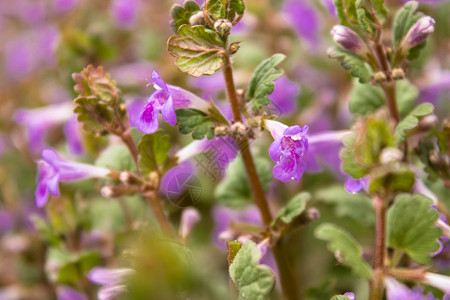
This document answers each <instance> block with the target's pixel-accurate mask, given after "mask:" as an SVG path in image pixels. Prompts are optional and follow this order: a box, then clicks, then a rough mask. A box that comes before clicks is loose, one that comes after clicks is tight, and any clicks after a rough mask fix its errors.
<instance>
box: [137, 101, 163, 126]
mask: <svg viewBox="0 0 450 300" xmlns="http://www.w3.org/2000/svg"><path fill="white" fill-rule="evenodd" d="M158 112H159V105H157V103H155V102H150V103H149V104H147V106H146V107H145V108H144V110H143V111H142V112H141V113H140V114H139V117H138V119H137V121H136V127H137V129H138V130H139V131H141V132H143V133H147V134H150V133H153V132H155V131H156V130H158Z"/></svg>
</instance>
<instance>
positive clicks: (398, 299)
mask: <svg viewBox="0 0 450 300" xmlns="http://www.w3.org/2000/svg"><path fill="white" fill-rule="evenodd" d="M384 284H385V286H386V299H387V300H405V299H408V300H438V299H436V298H434V296H433V294H432V293H429V294H428V295H424V294H423V291H422V289H421V288H418V287H417V288H414V289H412V290H411V289H409V288H408V287H407V286H406V285H403V284H401V283H400V282H398V281H397V280H395V279H394V278H392V277H386V278H385V279H384Z"/></svg>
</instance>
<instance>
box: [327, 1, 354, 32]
mask: <svg viewBox="0 0 450 300" xmlns="http://www.w3.org/2000/svg"><path fill="white" fill-rule="evenodd" d="M355 3H356V1H355V0H333V4H334V6H335V7H336V12H337V15H338V18H339V21H340V23H341V24H342V25H345V26H349V25H350V24H357V22H358V17H357V15H356V6H355Z"/></svg>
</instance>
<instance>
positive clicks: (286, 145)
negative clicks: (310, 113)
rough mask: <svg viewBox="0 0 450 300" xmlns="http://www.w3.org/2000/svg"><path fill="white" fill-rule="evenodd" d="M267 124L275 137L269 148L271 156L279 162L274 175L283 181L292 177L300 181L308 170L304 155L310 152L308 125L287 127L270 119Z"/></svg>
mask: <svg viewBox="0 0 450 300" xmlns="http://www.w3.org/2000/svg"><path fill="white" fill-rule="evenodd" d="M265 125H266V128H267V129H269V131H270V132H271V133H272V136H273V138H274V139H275V141H274V142H273V143H272V145H270V148H269V154H270V158H272V159H273V160H274V161H275V162H277V165H276V166H275V167H274V168H273V176H274V177H275V178H276V179H278V180H280V181H283V182H288V181H289V180H291V179H294V180H295V181H297V182H299V181H300V178H301V177H302V175H303V172H304V171H305V170H306V161H305V159H304V157H305V155H306V153H307V152H308V139H307V132H308V129H309V127H308V125H305V126H304V127H301V126H300V125H294V126H290V127H287V126H286V125H284V124H282V123H279V122H276V121H270V120H266V121H265Z"/></svg>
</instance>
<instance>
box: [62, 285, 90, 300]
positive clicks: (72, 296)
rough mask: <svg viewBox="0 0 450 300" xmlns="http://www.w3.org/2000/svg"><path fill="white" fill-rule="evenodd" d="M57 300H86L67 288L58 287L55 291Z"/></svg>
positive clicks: (78, 293) (81, 295)
mask: <svg viewBox="0 0 450 300" xmlns="http://www.w3.org/2000/svg"><path fill="white" fill-rule="evenodd" d="M56 294H57V297H58V300H87V297H86V296H84V295H83V294H81V293H80V292H78V291H76V290H74V289H73V288H71V287H68V286H61V287H58V288H57V290H56Z"/></svg>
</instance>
